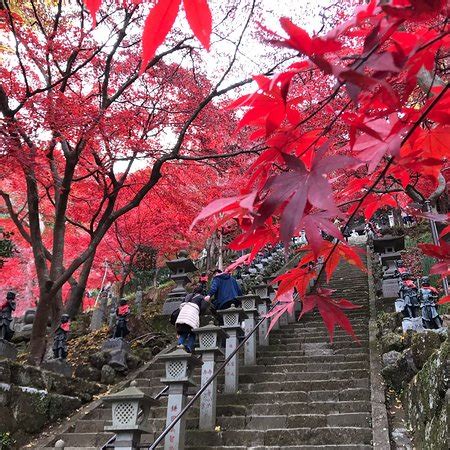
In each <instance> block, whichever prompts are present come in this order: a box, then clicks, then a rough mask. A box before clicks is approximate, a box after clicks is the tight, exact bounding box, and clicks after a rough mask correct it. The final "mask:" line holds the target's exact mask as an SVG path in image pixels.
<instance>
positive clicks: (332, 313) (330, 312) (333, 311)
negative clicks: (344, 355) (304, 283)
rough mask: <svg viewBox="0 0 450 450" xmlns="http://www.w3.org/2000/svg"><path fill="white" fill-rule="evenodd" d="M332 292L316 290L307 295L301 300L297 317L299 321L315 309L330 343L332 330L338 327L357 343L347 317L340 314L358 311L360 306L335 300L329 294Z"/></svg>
mask: <svg viewBox="0 0 450 450" xmlns="http://www.w3.org/2000/svg"><path fill="white" fill-rule="evenodd" d="M333 292H334V291H333V290H332V289H322V288H319V289H317V293H315V294H309V295H307V296H305V298H304V299H303V308H302V311H301V313H300V316H299V320H300V319H301V318H302V317H303V316H304V315H305V314H306V313H308V312H310V311H312V310H313V309H314V308H315V307H317V309H318V311H319V313H320V315H321V316H322V319H323V321H324V323H325V326H326V327H327V329H328V333H329V335H330V342H333V337H334V328H335V327H336V325H339V326H340V327H341V328H343V329H344V330H345V331H346V332H347V334H349V335H350V336H352V337H353V339H354V340H355V341H356V342H358V343H359V339H358V337H357V336H356V334H355V332H354V331H353V327H352V324H351V323H350V320H349V319H348V317H347V316H346V315H345V314H344V313H343V312H342V310H344V309H358V308H361V306H358V305H355V304H353V303H352V302H350V301H348V300H345V299H339V300H335V299H333V298H331V294H332V293H333Z"/></svg>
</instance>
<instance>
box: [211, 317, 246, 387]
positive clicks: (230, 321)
mask: <svg viewBox="0 0 450 450" xmlns="http://www.w3.org/2000/svg"><path fill="white" fill-rule="evenodd" d="M217 313H218V314H219V315H220V316H221V317H222V320H223V325H222V328H223V329H224V330H225V331H226V333H227V335H228V337H227V340H226V344H225V358H228V357H229V356H230V355H231V354H232V353H233V352H234V350H235V349H236V347H237V346H238V337H239V336H241V335H242V334H243V331H242V328H241V321H242V319H243V318H244V317H245V314H244V311H243V310H242V308H228V309H222V310H218V311H217ZM238 387H239V358H238V355H237V354H236V355H234V356H233V358H232V359H231V360H230V361H229V362H228V364H227V365H226V366H225V392H226V393H228V394H235V393H236V392H237V391H238Z"/></svg>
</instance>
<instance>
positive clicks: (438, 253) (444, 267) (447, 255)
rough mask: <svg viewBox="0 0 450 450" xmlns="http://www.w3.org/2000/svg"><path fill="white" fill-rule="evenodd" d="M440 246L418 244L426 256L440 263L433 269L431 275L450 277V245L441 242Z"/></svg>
mask: <svg viewBox="0 0 450 450" xmlns="http://www.w3.org/2000/svg"><path fill="white" fill-rule="evenodd" d="M439 244H440V245H434V244H418V246H419V247H420V249H421V250H422V252H423V253H425V255H428V256H432V257H433V258H436V259H437V260H438V262H437V263H436V264H434V265H433V266H432V267H431V270H430V273H431V274H435V275H438V274H439V275H442V276H449V275H450V244H449V243H447V242H445V241H443V240H440V241H439Z"/></svg>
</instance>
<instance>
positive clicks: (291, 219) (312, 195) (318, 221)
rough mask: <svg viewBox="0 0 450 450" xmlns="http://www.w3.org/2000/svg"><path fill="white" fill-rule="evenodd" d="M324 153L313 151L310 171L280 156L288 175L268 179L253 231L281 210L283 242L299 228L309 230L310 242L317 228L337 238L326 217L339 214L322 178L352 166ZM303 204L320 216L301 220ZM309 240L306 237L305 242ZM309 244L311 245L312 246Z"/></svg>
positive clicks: (351, 161) (291, 158) (345, 158)
mask: <svg viewBox="0 0 450 450" xmlns="http://www.w3.org/2000/svg"><path fill="white" fill-rule="evenodd" d="M326 150H327V146H325V145H324V146H322V147H321V148H320V149H319V150H317V151H316V154H315V157H314V159H313V160H312V163H311V169H310V170H308V169H307V168H306V166H305V164H304V162H303V161H301V160H300V159H298V158H296V157H295V156H292V155H287V154H283V158H284V159H285V161H286V164H287V166H288V168H289V169H291V171H290V172H285V173H282V174H280V175H275V176H273V177H272V178H269V180H268V181H267V183H266V184H265V186H264V188H263V193H264V194H266V195H265V197H264V201H263V202H262V204H261V206H260V207H259V208H258V211H257V218H256V219H255V227H257V226H259V225H261V224H262V223H264V222H265V221H266V220H267V219H268V218H269V217H270V216H271V215H272V214H274V213H275V212H276V211H277V210H279V209H281V208H283V211H282V213H281V224H280V236H281V239H282V240H283V241H284V242H288V241H289V239H290V238H291V236H292V235H293V234H294V232H295V230H296V229H297V228H298V227H300V226H303V227H304V228H308V229H309V230H310V234H311V236H312V238H313V240H314V237H315V236H316V233H315V229H316V228H319V229H320V227H322V229H324V231H327V230H326V229H325V228H327V229H328V230H329V231H330V230H331V233H330V234H332V235H336V234H337V235H339V234H340V233H339V232H337V233H336V229H335V227H334V228H333V227H332V226H330V225H329V219H330V217H333V216H338V215H340V214H341V213H340V212H339V210H338V209H337V208H336V205H335V203H334V199H333V193H332V190H331V185H330V183H329V181H328V180H327V179H326V175H327V174H328V173H329V172H332V171H334V170H337V169H341V168H343V167H348V166H350V165H352V164H354V163H355V159H353V158H350V157H348V156H343V155H336V156H328V157H325V156H324V155H325V152H326ZM307 203H309V204H310V205H311V206H313V207H315V208H318V209H319V210H324V212H321V213H314V214H309V215H308V216H305V215H304V213H305V209H306V208H307ZM316 225H317V227H316ZM311 236H308V239H309V238H310V237H311ZM311 244H312V245H313V246H314V245H315V243H313V242H311Z"/></svg>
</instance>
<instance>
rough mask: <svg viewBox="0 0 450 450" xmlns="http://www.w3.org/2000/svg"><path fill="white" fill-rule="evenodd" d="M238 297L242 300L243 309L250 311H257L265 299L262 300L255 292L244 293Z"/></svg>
mask: <svg viewBox="0 0 450 450" xmlns="http://www.w3.org/2000/svg"><path fill="white" fill-rule="evenodd" d="M237 299H239V300H240V301H241V302H242V309H243V310H244V311H245V312H248V313H251V312H256V311H257V309H258V305H259V304H261V303H263V302H264V301H265V300H262V299H261V297H260V296H259V295H255V294H250V295H242V296H240V297H237Z"/></svg>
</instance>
